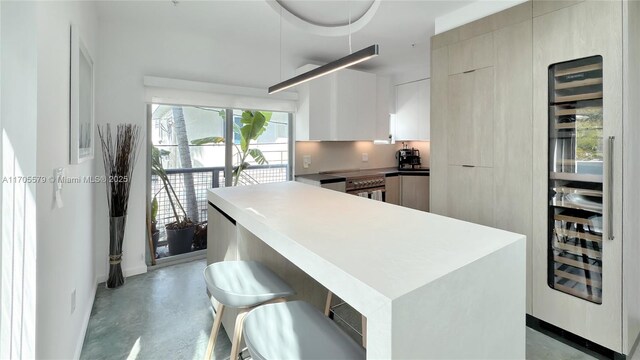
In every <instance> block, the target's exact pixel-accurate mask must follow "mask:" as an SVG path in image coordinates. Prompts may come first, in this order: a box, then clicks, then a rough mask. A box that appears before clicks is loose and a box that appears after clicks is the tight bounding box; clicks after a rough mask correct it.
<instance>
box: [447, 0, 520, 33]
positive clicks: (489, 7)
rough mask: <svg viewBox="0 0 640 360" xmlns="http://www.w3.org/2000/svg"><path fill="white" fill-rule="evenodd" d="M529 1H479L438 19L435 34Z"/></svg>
mask: <svg viewBox="0 0 640 360" xmlns="http://www.w3.org/2000/svg"><path fill="white" fill-rule="evenodd" d="M526 1H527V0H500V1H496V0H477V1H474V2H472V3H471V4H469V5H467V6H464V7H462V8H460V9H458V10H455V11H452V12H450V13H448V14H446V15H443V16H440V17H438V18H436V27H435V33H436V35H437V34H440V33H443V32H445V31H447V30H451V29H453V28H457V27H458V26H462V25H464V24H468V23H470V22H472V21H475V20H478V19H482V18H484V17H487V16H489V15H492V14H496V13H499V12H500V11H502V10H506V9H508V8H510V7H513V6H516V5H518V4H522V3H523V2H526Z"/></svg>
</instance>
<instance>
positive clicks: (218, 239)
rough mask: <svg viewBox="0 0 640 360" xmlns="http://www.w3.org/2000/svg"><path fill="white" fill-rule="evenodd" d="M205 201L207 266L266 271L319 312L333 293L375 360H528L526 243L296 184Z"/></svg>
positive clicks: (230, 191)
mask: <svg viewBox="0 0 640 360" xmlns="http://www.w3.org/2000/svg"><path fill="white" fill-rule="evenodd" d="M208 201H209V210H208V218H209V220H208V221H209V224H208V229H209V234H208V249H207V260H208V263H212V262H217V261H223V260H258V261H261V262H263V263H264V264H265V265H267V266H268V267H269V268H271V269H272V270H273V271H274V272H276V273H277V274H278V275H280V276H281V277H282V278H283V279H284V280H285V281H287V282H288V283H289V284H290V285H291V286H292V287H293V288H294V289H295V290H296V292H297V295H296V296H295V297H294V299H303V300H306V301H308V302H310V303H311V304H313V305H315V306H316V307H318V308H319V309H321V310H322V309H323V307H324V301H325V299H326V295H327V290H329V291H331V292H333V293H334V294H335V295H336V296H338V297H339V298H341V299H342V300H344V301H345V302H346V303H348V304H349V305H351V306H352V307H353V308H354V309H355V310H357V311H358V312H359V313H360V314H362V315H363V316H364V317H366V320H367V322H366V324H367V325H366V334H367V349H366V352H367V358H369V359H392V358H393V359H411V358H414V359H415V358H420V359H427V358H432V359H435V358H437V359H444V358H465V359H471V358H491V359H499V358H500V359H507V358H508V359H523V358H524V357H525V283H526V275H525V261H526V260H525V236H524V235H519V234H515V233H510V232H506V231H502V230H498V229H493V228H489V227H485V226H480V225H476V224H472V223H468V222H464V221H460V220H455V219H451V218H447V217H443V216H439V215H435V214H430V213H427V212H422V211H417V210H412V209H408V208H403V207H400V206H396V205H391V204H386V203H383V202H379V201H372V200H369V199H366V198H361V197H358V196H352V195H348V194H345V193H340V192H336V191H332V190H327V189H322V188H319V187H314V186H310V185H306V184H301V183H297V182H284V183H273V184H260V185H254V186H246V187H229V188H218V189H212V190H210V191H209V193H208ZM234 318H235V314H233V312H231V311H230V312H225V315H224V316H223V318H222V319H223V325H224V327H225V329H226V332H227V333H228V334H229V333H232V329H233V326H234Z"/></svg>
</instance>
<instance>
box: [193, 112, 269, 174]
mask: <svg viewBox="0 0 640 360" xmlns="http://www.w3.org/2000/svg"><path fill="white" fill-rule="evenodd" d="M224 111H225V110H221V111H220V113H221V114H220V116H221V117H222V118H224ZM271 115H272V113H271V112H268V111H250V110H244V111H243V112H242V117H241V119H240V122H241V124H242V126H240V125H238V124H235V123H234V124H233V132H234V133H235V134H237V135H238V136H239V137H240V146H238V144H236V143H233V146H234V147H235V149H236V151H237V153H238V154H239V156H240V161H239V163H238V165H236V166H234V167H233V186H237V185H238V181H239V180H240V176H241V175H242V172H243V171H245V170H246V169H248V168H249V167H250V166H251V164H249V162H248V159H249V157H251V158H252V159H253V161H255V162H256V163H257V164H259V165H263V164H268V163H269V162H268V161H267V159H266V158H265V157H264V154H263V153H262V151H261V150H260V149H257V148H250V145H251V142H252V141H256V140H258V138H259V137H260V135H262V134H263V133H264V132H265V130H267V127H268V126H269V122H270V121H271ZM224 142H225V140H224V137H221V136H211V137H205V138H201V139H195V140H192V141H191V144H193V145H207V144H222V143H224Z"/></svg>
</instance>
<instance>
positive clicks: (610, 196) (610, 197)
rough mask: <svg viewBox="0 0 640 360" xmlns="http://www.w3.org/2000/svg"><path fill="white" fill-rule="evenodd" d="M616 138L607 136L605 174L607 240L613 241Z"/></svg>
mask: <svg viewBox="0 0 640 360" xmlns="http://www.w3.org/2000/svg"><path fill="white" fill-rule="evenodd" d="M615 139H616V137H615V136H609V156H608V160H609V161H608V162H609V169H608V173H607V182H608V183H609V193H608V199H607V208H608V210H609V214H608V215H609V217H608V219H607V224H608V227H609V229H608V233H609V235H608V238H609V240H613V238H614V235H613V145H614V141H615Z"/></svg>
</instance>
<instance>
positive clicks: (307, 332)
mask: <svg viewBox="0 0 640 360" xmlns="http://www.w3.org/2000/svg"><path fill="white" fill-rule="evenodd" d="M243 332H244V340H245V343H246V344H247V348H248V349H249V354H251V358H252V359H253V360H283V359H305V360H306V359H318V360H327V359H332V360H342V359H365V358H366V352H365V349H364V348H363V347H361V346H360V345H359V344H358V343H357V342H355V341H354V340H353V339H351V338H350V337H349V336H348V335H347V334H346V333H344V332H343V331H342V330H341V329H340V328H339V327H338V325H336V324H335V323H334V322H333V321H332V320H331V319H329V318H328V317H326V316H324V314H323V313H322V312H321V311H320V310H318V309H316V308H314V307H313V306H312V305H310V304H309V303H307V302H304V301H289V302H281V303H276V304H268V305H263V306H260V307H257V308H255V309H253V310H251V311H250V312H249V314H248V315H247V316H246V317H245V319H244V330H243Z"/></svg>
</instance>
